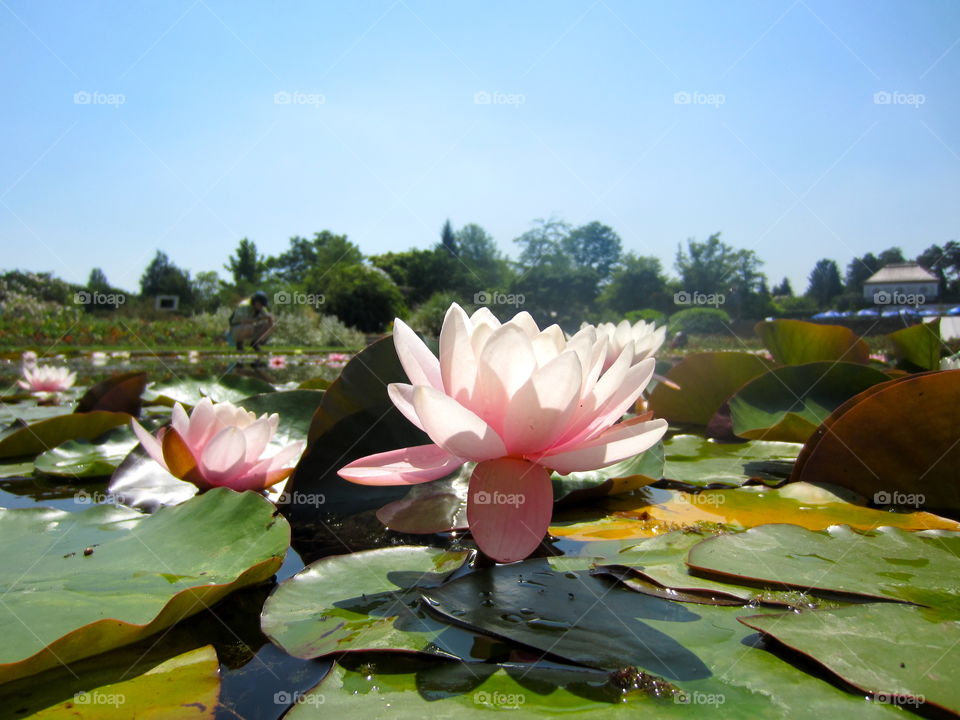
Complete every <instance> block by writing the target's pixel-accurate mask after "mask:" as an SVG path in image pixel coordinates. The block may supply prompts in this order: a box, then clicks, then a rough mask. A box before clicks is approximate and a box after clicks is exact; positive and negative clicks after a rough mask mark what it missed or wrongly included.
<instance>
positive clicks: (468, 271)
mask: <svg viewBox="0 0 960 720" xmlns="http://www.w3.org/2000/svg"><path fill="white" fill-rule="evenodd" d="M456 244H457V248H458V253H459V255H458V257H459V260H460V263H461V266H462V268H463V273H462V275H463V281H462V283H461V287H459V288H457V290H459V291H460V294H461V295H472V294H473V293H476V292H479V291H483V290H494V289H502V288H505V287H506V286H507V284H508V283H509V274H510V268H509V265H508V264H507V261H506V258H504V257H503V255H502V254H501V253H500V251H499V249H498V248H497V244H496V242H495V241H494V239H493V238H492V237H491V236H490V235H489V234H488V233H487V231H486V230H484V229H483V228H482V227H480V226H479V225H477V224H475V223H470V224H468V225H464V226H463V227H462V228H460V229H459V230H458V231H457V235H456Z"/></svg>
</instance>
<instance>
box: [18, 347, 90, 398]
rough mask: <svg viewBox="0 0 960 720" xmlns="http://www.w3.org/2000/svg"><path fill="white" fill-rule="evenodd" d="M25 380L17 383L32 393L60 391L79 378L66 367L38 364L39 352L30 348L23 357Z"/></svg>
mask: <svg viewBox="0 0 960 720" xmlns="http://www.w3.org/2000/svg"><path fill="white" fill-rule="evenodd" d="M20 362H21V369H22V371H23V380H18V381H17V384H18V385H19V386H20V387H22V388H23V389H24V390H28V391H29V392H32V393H58V392H62V391H64V390H69V389H70V388H71V387H73V383H75V382H76V380H77V374H76V373H75V372H71V371H70V370H69V369H68V368H65V367H52V366H50V365H37V354H36V353H35V352H33V351H32V350H28V351H27V352H25V353H24V354H23V356H22V357H21V361H20Z"/></svg>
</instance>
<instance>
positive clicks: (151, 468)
mask: <svg viewBox="0 0 960 720" xmlns="http://www.w3.org/2000/svg"><path fill="white" fill-rule="evenodd" d="M197 492H199V490H198V488H197V486H196V485H194V484H193V483H191V482H187V481H185V480H181V479H180V478H178V477H175V476H174V475H171V474H170V473H169V472H167V470H166V469H165V468H164V467H163V466H162V465H160V463H158V462H157V461H156V460H154V459H153V458H152V457H150V456H149V455H147V451H146V450H144V449H143V448H142V447H138V448H134V449H133V450H132V451H131V452H130V454H129V455H127V456H126V457H125V458H124V459H123V461H122V462H121V463H120V465H119V466H117V469H116V471H114V473H113V476H112V477H111V478H110V485H109V486H108V487H107V494H108V496H109V497H111V498H112V499H114V500H115V501H117V502H119V503H122V504H124V505H126V506H128V507H131V508H136V509H138V510H143V511H144V512H150V513H152V512H155V511H156V510H157V509H158V508H161V507H164V506H166V505H179V504H180V503H182V502H186V501H187V500H189V499H190V498H192V497H193V496H195V495H196V494H197Z"/></svg>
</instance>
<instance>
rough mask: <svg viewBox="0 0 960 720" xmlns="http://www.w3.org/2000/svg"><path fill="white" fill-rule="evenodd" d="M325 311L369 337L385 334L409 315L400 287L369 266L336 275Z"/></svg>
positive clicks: (353, 268)
mask: <svg viewBox="0 0 960 720" xmlns="http://www.w3.org/2000/svg"><path fill="white" fill-rule="evenodd" d="M324 311H325V312H329V313H332V314H334V315H336V316H337V317H338V318H339V319H340V321H341V322H343V323H344V324H346V325H349V326H350V327H354V328H356V329H357V330H361V331H363V332H366V333H377V332H382V331H383V330H384V329H385V328H386V327H387V325H389V324H390V322H391V321H392V320H393V319H394V318H395V317H403V316H405V315H406V307H405V306H404V303H403V295H401V293H400V289H399V288H398V287H397V285H396V283H394V282H393V280H392V279H391V278H390V276H389V275H388V274H387V273H386V272H384V271H383V270H380V269H379V268H375V267H370V266H369V265H349V266H347V267H343V268H340V269H338V270H337V272H336V273H334V274H333V275H332V277H331V278H330V281H329V283H328V284H327V287H326V292H325V304H324Z"/></svg>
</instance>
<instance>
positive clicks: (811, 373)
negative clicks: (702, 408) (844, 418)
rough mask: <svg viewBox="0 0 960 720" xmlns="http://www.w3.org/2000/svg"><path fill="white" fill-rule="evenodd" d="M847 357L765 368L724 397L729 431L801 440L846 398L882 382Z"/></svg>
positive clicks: (882, 378) (880, 377) (877, 372)
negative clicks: (847, 360) (730, 422)
mask: <svg viewBox="0 0 960 720" xmlns="http://www.w3.org/2000/svg"><path fill="white" fill-rule="evenodd" d="M889 379H890V378H889V377H887V375H886V374H885V373H883V372H881V371H880V370H877V369H875V368H871V367H869V366H867V365H857V364H856V363H849V362H814V363H808V364H806V365H791V366H788V367H782V368H777V369H776V370H771V371H770V372H768V373H765V374H764V375H761V376H760V377H757V378H754V379H753V380H751V381H750V382H748V383H747V384H746V385H744V386H743V387H742V388H740V389H739V390H738V391H737V393H736V394H735V395H734V396H733V397H732V398H730V414H731V418H732V420H733V432H734V433H735V434H737V435H739V436H740V437H744V438H751V439H757V440H781V441H785V442H804V441H806V440H807V438H809V437H810V436H811V435H813V433H814V431H815V430H816V429H817V426H819V425H820V423H822V422H823V421H824V420H826V419H827V416H828V415H830V413H831V412H833V411H834V410H835V409H837V408H838V407H839V406H840V405H841V404H843V403H844V402H845V401H846V400H848V399H849V398H851V397H853V396H854V395H856V394H858V393H860V392H863V391H864V390H866V389H867V388H869V387H871V386H873V385H877V384H879V383H882V382H886V381H888V380H889Z"/></svg>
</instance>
